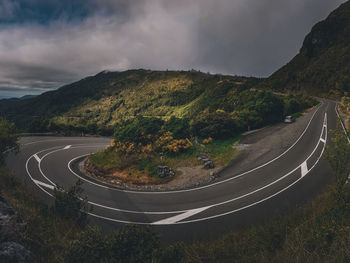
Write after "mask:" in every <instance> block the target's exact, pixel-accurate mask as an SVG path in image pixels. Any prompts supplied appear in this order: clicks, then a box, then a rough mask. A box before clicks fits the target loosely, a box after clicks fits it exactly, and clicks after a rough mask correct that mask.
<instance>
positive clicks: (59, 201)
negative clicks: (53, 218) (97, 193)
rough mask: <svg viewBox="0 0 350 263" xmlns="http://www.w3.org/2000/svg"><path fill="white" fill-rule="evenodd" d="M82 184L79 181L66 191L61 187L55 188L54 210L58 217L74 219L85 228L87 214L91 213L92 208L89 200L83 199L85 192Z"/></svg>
mask: <svg viewBox="0 0 350 263" xmlns="http://www.w3.org/2000/svg"><path fill="white" fill-rule="evenodd" d="M82 183H83V182H82V181H81V180H78V181H77V182H76V184H75V185H73V186H72V187H71V188H69V189H68V190H64V189H63V188H62V187H59V186H58V187H57V188H55V191H54V196H55V204H54V207H53V210H54V212H55V213H56V214H57V215H58V216H60V217H62V218H64V219H72V220H74V221H76V222H77V223H78V225H82V226H83V225H85V224H86V223H87V212H89V211H91V207H90V206H89V205H88V201H87V198H86V197H85V198H82V197H81V195H82V193H83V192H84V189H83V188H82V187H81V185H82Z"/></svg>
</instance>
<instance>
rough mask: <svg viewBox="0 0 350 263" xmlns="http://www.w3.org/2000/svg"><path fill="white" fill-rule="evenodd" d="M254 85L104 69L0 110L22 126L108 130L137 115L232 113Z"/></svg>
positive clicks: (2, 104)
mask: <svg viewBox="0 0 350 263" xmlns="http://www.w3.org/2000/svg"><path fill="white" fill-rule="evenodd" d="M259 82H260V80H259V79H256V78H245V77H235V76H223V75H211V74H205V73H202V72H199V71H195V70H192V71H151V70H143V69H140V70H128V71H124V72H108V71H103V72H101V73H99V74H97V75H95V76H91V77H87V78H84V79H82V80H80V81H78V82H75V83H72V84H69V85H66V86H63V87H61V88H59V89H57V90H55V91H50V92H46V93H43V94H42V95H40V96H37V97H30V98H27V99H8V100H1V101H0V112H1V113H2V114H3V115H5V116H6V117H7V118H8V119H10V120H13V121H15V122H16V124H17V125H18V126H19V127H21V128H26V127H28V124H29V123H31V122H32V126H35V125H39V126H42V125H45V126H47V125H50V124H54V125H66V126H74V127H77V126H89V125H90V126H94V125H95V126H103V127H108V126H113V125H114V124H115V123H116V122H119V121H121V120H123V119H127V118H133V117H135V116H138V115H141V116H159V117H167V116H172V115H174V116H177V117H184V116H186V117H189V118H193V117H195V116H196V114H199V113H200V112H204V111H208V110H209V111H213V110H217V109H221V110H226V111H229V112H230V111H233V110H234V105H233V104H232V103H234V100H237V94H238V93H239V92H241V91H244V90H249V89H251V88H252V87H254V86H256V85H257V84H258V83H259ZM237 107H238V106H237ZM43 122H46V123H45V124H43ZM32 128H35V127H32ZM39 128H42V127H38V129H39ZM92 128H93V127H92ZM90 130H91V129H90Z"/></svg>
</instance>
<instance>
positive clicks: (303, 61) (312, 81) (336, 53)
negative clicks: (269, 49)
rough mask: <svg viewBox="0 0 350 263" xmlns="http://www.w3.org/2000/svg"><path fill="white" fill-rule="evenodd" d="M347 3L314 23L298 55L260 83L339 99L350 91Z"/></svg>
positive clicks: (348, 8)
mask: <svg viewBox="0 0 350 263" xmlns="http://www.w3.org/2000/svg"><path fill="white" fill-rule="evenodd" d="M349 35H350V2H349V1H347V2H345V3H344V4H342V5H341V6H340V7H339V8H338V9H336V10H335V11H334V12H332V13H331V14H330V15H329V16H328V17H327V19H326V20H324V21H322V22H319V23H317V24H316V25H315V26H314V27H313V28H312V30H311V32H310V33H309V34H308V35H307V36H306V38H305V40H304V43H303V46H302V48H301V49H300V52H299V54H298V55H297V56H295V57H294V58H293V60H292V61H290V62H289V63H288V64H287V65H286V66H284V67H282V68H281V69H280V70H278V71H277V72H276V73H274V74H273V75H272V76H271V77H269V78H268V79H266V80H265V81H264V82H263V83H262V87H266V88H272V89H274V90H279V91H294V92H304V93H305V92H308V93H309V94H315V95H316V96H331V97H334V98H340V97H341V96H342V95H343V94H344V92H350V84H349V83H350V78H349V76H350V74H349V73H350V45H349Z"/></svg>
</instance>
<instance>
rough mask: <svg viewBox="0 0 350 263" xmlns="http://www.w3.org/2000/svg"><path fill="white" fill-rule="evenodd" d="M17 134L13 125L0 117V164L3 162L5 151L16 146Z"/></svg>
mask: <svg viewBox="0 0 350 263" xmlns="http://www.w3.org/2000/svg"><path fill="white" fill-rule="evenodd" d="M17 140H18V135H17V129H16V127H15V125H14V124H13V123H11V122H9V121H7V120H5V119H2V118H0V165H1V164H3V162H4V158H5V153H4V152H5V151H6V150H9V149H11V148H18V144H17Z"/></svg>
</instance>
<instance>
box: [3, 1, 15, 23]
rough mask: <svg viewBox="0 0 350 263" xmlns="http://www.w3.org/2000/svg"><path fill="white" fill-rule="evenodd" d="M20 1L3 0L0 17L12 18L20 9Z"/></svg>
mask: <svg viewBox="0 0 350 263" xmlns="http://www.w3.org/2000/svg"><path fill="white" fill-rule="evenodd" d="M18 7H19V6H18V3H17V2H15V1H11V0H2V1H1V2H0V18H1V19H12V18H13V17H14V15H15V13H16V10H17V9H18Z"/></svg>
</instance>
